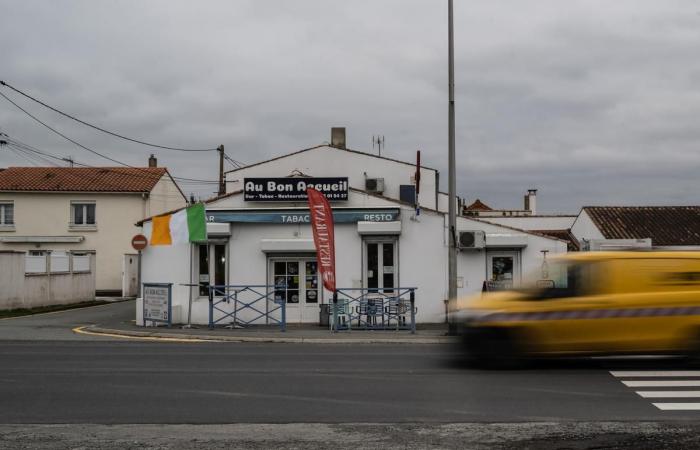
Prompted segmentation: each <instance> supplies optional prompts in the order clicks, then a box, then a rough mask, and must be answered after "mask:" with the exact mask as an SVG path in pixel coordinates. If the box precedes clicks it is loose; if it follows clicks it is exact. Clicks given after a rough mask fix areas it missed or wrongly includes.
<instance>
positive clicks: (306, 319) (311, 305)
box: [270, 258, 323, 323]
mask: <svg viewBox="0 0 700 450" xmlns="http://www.w3.org/2000/svg"><path fill="white" fill-rule="evenodd" d="M270 266H271V273H272V283H273V284H274V285H275V300H284V301H286V302H287V323H318V317H319V315H318V312H319V310H318V304H319V303H320V302H321V296H322V295H323V289H321V288H320V286H319V283H318V281H319V277H318V264H317V263H316V258H281V259H271V260H270Z"/></svg>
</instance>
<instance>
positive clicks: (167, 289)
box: [143, 283, 173, 326]
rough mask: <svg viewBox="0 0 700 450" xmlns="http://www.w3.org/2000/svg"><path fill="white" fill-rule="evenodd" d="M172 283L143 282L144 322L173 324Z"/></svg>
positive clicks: (145, 323)
mask: <svg viewBox="0 0 700 450" xmlns="http://www.w3.org/2000/svg"><path fill="white" fill-rule="evenodd" d="M172 287H173V284H172V283H144V284H143V324H144V325H148V324H147V322H151V323H152V324H158V323H165V324H167V325H168V326H170V325H171V324H172Z"/></svg>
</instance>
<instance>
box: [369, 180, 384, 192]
mask: <svg viewBox="0 0 700 450" xmlns="http://www.w3.org/2000/svg"><path fill="white" fill-rule="evenodd" d="M365 190H366V191H367V192H374V193H377V194H381V193H382V192H384V178H366V179H365Z"/></svg>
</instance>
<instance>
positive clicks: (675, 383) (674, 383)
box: [622, 380, 700, 387]
mask: <svg viewBox="0 0 700 450" xmlns="http://www.w3.org/2000/svg"><path fill="white" fill-rule="evenodd" d="M622 383H623V384H624V385H625V386H628V387H645V386H654V387H680V386H700V380H642V381H625V380H623V381H622Z"/></svg>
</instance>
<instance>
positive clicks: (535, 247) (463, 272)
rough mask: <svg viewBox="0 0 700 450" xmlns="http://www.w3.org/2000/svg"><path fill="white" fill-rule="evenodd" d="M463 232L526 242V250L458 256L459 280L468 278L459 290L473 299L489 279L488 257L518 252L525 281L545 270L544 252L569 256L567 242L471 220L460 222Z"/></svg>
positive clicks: (468, 252)
mask: <svg viewBox="0 0 700 450" xmlns="http://www.w3.org/2000/svg"><path fill="white" fill-rule="evenodd" d="M457 229H458V230H459V231H467V230H483V231H484V232H486V233H487V234H489V233H501V234H509V235H513V236H521V237H523V238H524V239H525V240H526V243H527V244H526V246H525V247H523V248H518V249H508V248H502V249H501V248H498V247H490V248H488V249H484V250H462V251H460V252H459V253H458V257H457V259H458V276H460V277H464V287H463V288H461V289H458V293H459V295H473V294H476V293H479V292H481V289H482V286H483V282H484V280H486V278H487V260H486V258H487V253H488V252H489V251H499V250H517V251H519V252H520V269H521V274H522V277H523V279H525V278H527V277H528V275H529V274H532V273H536V272H537V271H538V270H540V268H541V267H542V260H543V257H542V253H541V251H542V250H548V251H549V253H548V257H551V256H553V255H555V254H559V253H566V251H567V248H566V242H564V241H560V240H558V239H551V238H546V237H541V236H537V235H534V234H529V233H522V232H518V231H515V230H509V229H507V228H502V227H499V226H498V225H493V224H488V223H484V222H483V221H481V220H478V221H477V220H471V219H469V218H467V217H458V218H457Z"/></svg>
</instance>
